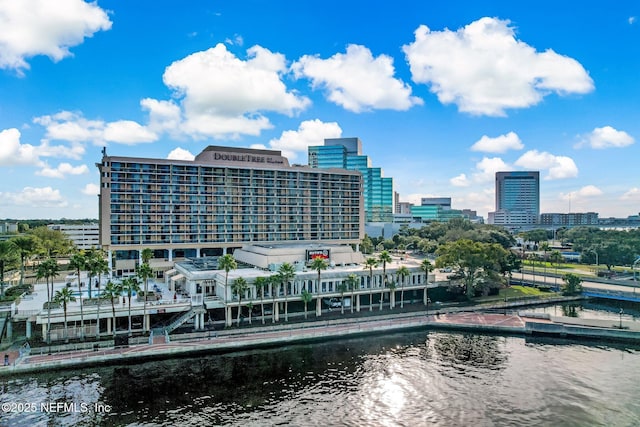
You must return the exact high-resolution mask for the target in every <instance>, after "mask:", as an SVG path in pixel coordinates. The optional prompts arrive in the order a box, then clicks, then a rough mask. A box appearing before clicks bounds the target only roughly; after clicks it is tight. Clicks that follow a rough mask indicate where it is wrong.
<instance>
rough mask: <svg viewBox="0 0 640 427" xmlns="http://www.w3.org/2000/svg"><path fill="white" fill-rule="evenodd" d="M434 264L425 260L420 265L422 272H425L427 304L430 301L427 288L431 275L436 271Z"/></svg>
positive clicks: (425, 300) (425, 298)
mask: <svg viewBox="0 0 640 427" xmlns="http://www.w3.org/2000/svg"><path fill="white" fill-rule="evenodd" d="M434 268H435V267H434V266H433V264H431V261H429V260H428V259H426V258H425V259H423V260H422V262H421V263H420V270H422V271H424V302H425V304H427V302H428V301H429V291H428V290H427V287H428V286H429V273H431V272H432V271H433V270H434Z"/></svg>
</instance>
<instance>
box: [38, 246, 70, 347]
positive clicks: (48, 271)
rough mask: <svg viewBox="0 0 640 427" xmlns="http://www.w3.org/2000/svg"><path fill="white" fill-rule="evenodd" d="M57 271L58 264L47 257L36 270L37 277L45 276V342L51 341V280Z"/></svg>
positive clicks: (58, 270)
mask: <svg viewBox="0 0 640 427" xmlns="http://www.w3.org/2000/svg"><path fill="white" fill-rule="evenodd" d="M59 272H60V266H59V265H58V262H57V261H56V260H55V259H53V258H48V259H47V260H45V261H44V262H43V263H41V264H40V265H39V266H38V270H37V271H36V278H37V279H42V278H45V279H46V281H47V344H50V343H51V302H52V298H53V280H54V278H55V277H56V276H57V275H58V273H59ZM49 279H51V289H49ZM74 301H75V300H74Z"/></svg>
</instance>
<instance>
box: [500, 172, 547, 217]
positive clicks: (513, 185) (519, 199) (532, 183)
mask: <svg viewBox="0 0 640 427" xmlns="http://www.w3.org/2000/svg"><path fill="white" fill-rule="evenodd" d="M495 179H496V181H495V182H496V210H495V212H489V224H496V225H502V226H506V227H511V228H519V227H527V226H531V225H535V224H538V222H539V219H540V172H538V171H511V172H496V178H495Z"/></svg>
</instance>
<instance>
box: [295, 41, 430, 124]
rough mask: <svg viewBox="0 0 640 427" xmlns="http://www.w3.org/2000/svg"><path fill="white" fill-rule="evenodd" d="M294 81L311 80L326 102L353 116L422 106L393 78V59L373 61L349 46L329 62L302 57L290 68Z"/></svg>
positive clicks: (362, 48) (368, 53) (382, 57)
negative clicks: (325, 94)
mask: <svg viewBox="0 0 640 427" xmlns="http://www.w3.org/2000/svg"><path fill="white" fill-rule="evenodd" d="M291 68H292V70H293V71H294V74H295V76H296V77H297V78H300V77H305V78H308V79H310V80H311V83H312V86H313V88H314V89H316V88H319V87H321V88H325V89H326V90H327V92H328V99H329V100H330V101H331V102H334V103H335V104H338V105H340V106H342V107H343V108H345V109H347V110H349V111H353V112H356V113H359V112H362V111H367V110H373V109H391V110H402V111H404V110H408V109H409V108H411V107H412V106H414V105H422V104H423V101H422V99H420V98H418V97H415V96H411V87H410V86H409V85H408V84H406V83H404V82H403V81H401V80H398V79H395V78H394V77H393V75H394V73H395V70H394V67H393V58H391V57H390V56H387V55H380V56H378V57H376V58H374V57H373V55H372V54H371V51H370V50H369V49H368V48H366V47H365V46H360V45H355V44H352V45H349V46H347V51H346V53H344V54H342V53H336V54H335V55H333V56H332V57H331V58H329V59H321V58H319V57H318V56H310V55H305V56H303V57H302V58H300V59H299V60H298V61H297V62H295V63H294V64H293V65H292V67H291Z"/></svg>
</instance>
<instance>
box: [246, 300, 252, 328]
mask: <svg viewBox="0 0 640 427" xmlns="http://www.w3.org/2000/svg"><path fill="white" fill-rule="evenodd" d="M247 309H249V324H251V315H252V314H253V303H252V302H251V301H249V304H247Z"/></svg>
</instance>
